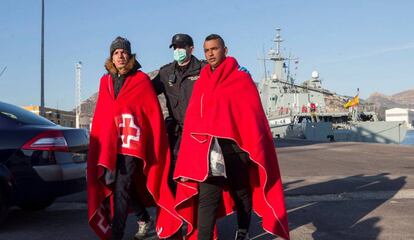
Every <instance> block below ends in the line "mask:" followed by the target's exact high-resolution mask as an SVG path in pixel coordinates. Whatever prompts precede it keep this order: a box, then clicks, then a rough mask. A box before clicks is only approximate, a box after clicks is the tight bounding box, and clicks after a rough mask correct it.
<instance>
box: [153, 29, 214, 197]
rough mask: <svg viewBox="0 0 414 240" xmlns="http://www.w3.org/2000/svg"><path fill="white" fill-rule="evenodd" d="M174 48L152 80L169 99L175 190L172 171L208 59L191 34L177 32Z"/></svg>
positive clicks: (169, 131)
mask: <svg viewBox="0 0 414 240" xmlns="http://www.w3.org/2000/svg"><path fill="white" fill-rule="evenodd" d="M170 48H172V49H173V50H174V51H173V56H174V61H173V62H171V63H169V64H167V65H164V66H163V67H161V68H160V71H159V73H158V75H157V76H156V77H155V78H154V79H153V80H152V82H153V85H154V87H155V90H156V92H157V94H158V95H159V94H164V96H165V98H166V100H167V108H168V113H169V117H167V119H166V127H167V132H168V136H169V140H170V147H171V150H172V152H173V161H171V165H172V166H171V169H170V179H169V180H170V182H169V184H170V187H171V188H172V191H173V193H175V189H176V184H175V182H174V181H173V180H172V174H173V172H174V165H175V164H174V162H175V159H177V154H178V150H179V147H180V141H181V132H182V129H183V123H184V118H185V111H186V110H187V106H188V102H189V101H190V97H191V93H192V92H193V86H194V83H195V81H196V80H197V79H198V77H199V75H200V71H201V69H202V68H203V67H204V65H206V62H205V61H200V60H198V59H197V58H196V57H195V56H193V55H192V54H193V51H194V42H193V39H192V38H191V37H190V36H189V35H187V34H183V33H178V34H175V35H174V36H173V37H172V40H171V44H170Z"/></svg>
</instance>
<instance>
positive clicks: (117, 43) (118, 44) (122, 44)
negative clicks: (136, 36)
mask: <svg viewBox="0 0 414 240" xmlns="http://www.w3.org/2000/svg"><path fill="white" fill-rule="evenodd" d="M116 49H124V50H125V51H127V52H128V54H129V55H131V43H130V42H129V41H128V39H126V38H123V37H117V38H115V40H114V41H112V43H111V47H110V49H109V52H110V55H111V56H112V54H113V53H114V52H115V50H116Z"/></svg>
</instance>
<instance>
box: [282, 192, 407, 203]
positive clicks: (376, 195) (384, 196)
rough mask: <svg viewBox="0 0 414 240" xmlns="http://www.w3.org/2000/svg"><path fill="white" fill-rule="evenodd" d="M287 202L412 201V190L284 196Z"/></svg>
mask: <svg viewBox="0 0 414 240" xmlns="http://www.w3.org/2000/svg"><path fill="white" fill-rule="evenodd" d="M285 198H286V201H287V202H329V201H351V200H391V199H392V200H397V199H398V200H401V199H414V189H402V190H398V191H360V192H344V193H339V194H319V195H298V196H286V197H285Z"/></svg>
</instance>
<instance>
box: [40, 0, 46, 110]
mask: <svg viewBox="0 0 414 240" xmlns="http://www.w3.org/2000/svg"><path fill="white" fill-rule="evenodd" d="M44 25H45V0H42V32H41V43H40V116H42V117H44V116H45V91H44V89H45V80H44V77H45V76H44V62H45V60H44V37H45V36H44V35H45V29H44Z"/></svg>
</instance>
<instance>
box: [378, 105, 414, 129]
mask: <svg viewBox="0 0 414 240" xmlns="http://www.w3.org/2000/svg"><path fill="white" fill-rule="evenodd" d="M385 121H387V122H390V121H405V122H406V124H407V127H409V128H413V126H414V109H408V108H391V109H388V110H385Z"/></svg>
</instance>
